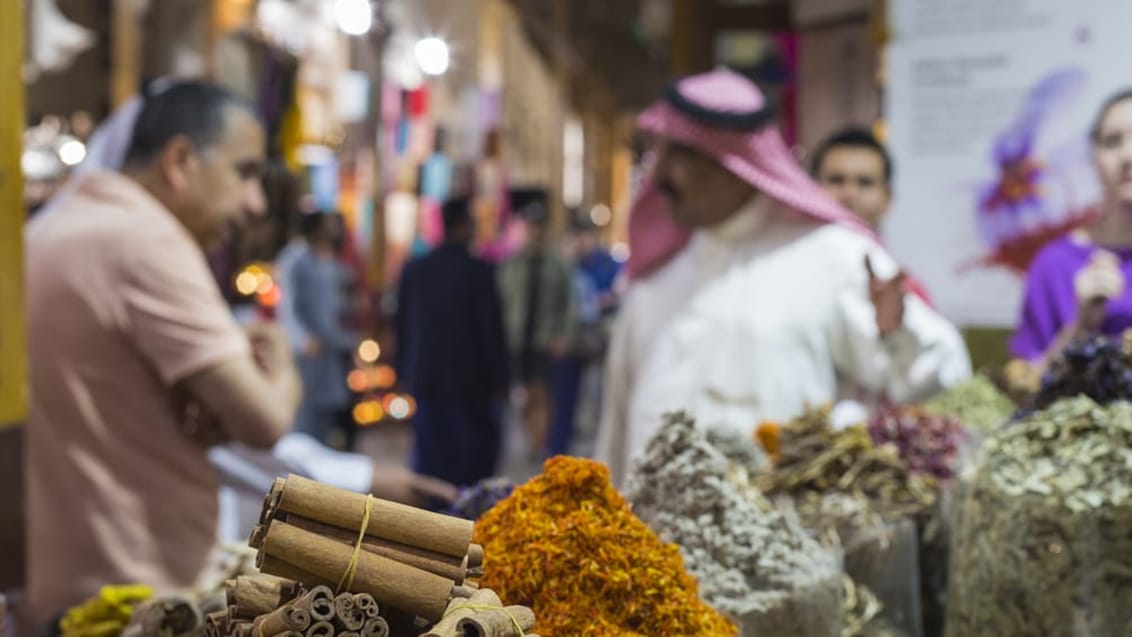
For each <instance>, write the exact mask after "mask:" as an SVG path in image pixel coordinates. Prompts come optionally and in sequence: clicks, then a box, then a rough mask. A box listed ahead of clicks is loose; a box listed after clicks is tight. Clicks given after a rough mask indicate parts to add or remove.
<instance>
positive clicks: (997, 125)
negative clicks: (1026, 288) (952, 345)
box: [886, 0, 1132, 327]
mask: <svg viewBox="0 0 1132 637" xmlns="http://www.w3.org/2000/svg"><path fill="white" fill-rule="evenodd" d="M889 6H890V7H891V8H890V20H891V24H892V28H893V35H894V37H893V41H892V46H891V48H890V50H889V53H888V91H887V95H886V99H887V105H886V106H887V109H886V110H887V114H888V118H889V142H890V144H891V148H892V152H893V156H894V159H895V163H896V173H895V196H896V200H895V209H894V211H893V214H892V215H891V217H890V221H889V222H888V226H887V228H886V235H887V237H888V240H889V243H890V244H891V245H892V247H893V250H894V251H895V252H896V254H897V257H898V258H899V259H900V260H901V261H902V262H903V263H904V264H905V265H906V267H907V268H908V270H909V271H911V272H913V273H915V275H916V276H917V277H919V278H920V279H922V280H923V281H924V282H925V283H926V284H927V285H928V286H929V289H930V290H931V293H932V295H933V298H934V299H935V302H936V304H937V305H938V306H939V309H940V310H942V311H943V312H944V314H946V315H947V316H949V317H950V318H952V319H953V320H955V321H957V322H959V323H961V324H964V325H979V326H1002V327H1009V326H1012V325H1014V324H1015V322H1016V320H1017V316H1018V312H1019V305H1020V303H1021V296H1022V277H1023V276H1024V273H1025V270H1026V267H1027V266H1028V264H1029V263H1030V261H1031V260H1032V259H1033V257H1034V255H1035V254H1036V253H1037V252H1038V251H1039V250H1040V249H1041V248H1042V247H1043V246H1044V245H1045V244H1046V243H1047V242H1048V241H1050V240H1051V239H1053V238H1056V237H1059V236H1061V235H1063V234H1064V233H1065V232H1067V231H1069V230H1071V229H1072V228H1074V227H1076V226H1078V225H1080V224H1081V223H1083V222H1085V221H1087V220H1088V219H1089V218H1090V215H1093V214H1095V211H1096V204H1097V202H1098V198H1099V187H1098V185H1097V179H1096V176H1095V173H1094V171H1093V168H1092V163H1091V153H1090V145H1089V130H1090V128H1091V126H1092V122H1093V119H1094V117H1095V116H1096V112H1097V111H1098V110H1099V108H1100V106H1101V104H1102V102H1103V101H1104V100H1105V99H1106V98H1107V97H1108V96H1110V95H1112V94H1114V93H1116V92H1119V91H1121V90H1123V89H1125V88H1129V87H1132V72H1130V71H1129V64H1128V60H1129V59H1132V40H1130V39H1129V38H1128V37H1127V33H1126V28H1127V27H1126V25H1128V24H1132V2H1129V1H1128V0H1075V1H1074V2H1065V1H1064V0H998V1H996V2H987V1H986V0H897V1H894V2H891V3H889Z"/></svg>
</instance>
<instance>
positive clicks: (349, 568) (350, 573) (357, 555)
mask: <svg viewBox="0 0 1132 637" xmlns="http://www.w3.org/2000/svg"><path fill="white" fill-rule="evenodd" d="M372 507H373V496H372V495H367V496H366V508H365V512H363V513H362V528H361V529H359V530H358V541H357V543H355V544H354V553H353V555H351V556H350V563H349V564H347V565H346V572H344V573H342V578H341V579H339V580H338V587H337V589H335V594H336V595H337V594H341V593H342V592H343V590H349V589H350V588H352V587H353V586H354V575H356V574H357V572H358V561H359V560H361V557H362V541H363V540H365V539H366V531H367V530H368V529H369V514H370V510H371V509H372Z"/></svg>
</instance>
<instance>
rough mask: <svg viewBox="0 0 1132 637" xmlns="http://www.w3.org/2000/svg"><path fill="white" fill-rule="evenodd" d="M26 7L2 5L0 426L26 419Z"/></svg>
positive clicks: (0, 52)
mask: <svg viewBox="0 0 1132 637" xmlns="http://www.w3.org/2000/svg"><path fill="white" fill-rule="evenodd" d="M23 12H24V3H23V2H0V29H2V30H3V32H4V37H3V38H0V83H3V84H4V85H5V86H6V88H5V89H4V90H3V91H0V426H4V425H11V424H15V423H19V422H22V421H23V419H24V418H25V416H26V415H27V390H26V386H27V372H26V370H27V341H26V339H25V332H24V299H23V285H24V276H23V263H24V257H23V247H24V245H23V236H24V233H23V225H24V194H23V189H24V184H23V172H22V170H21V169H20V152H21V145H22V139H23V132H24V84H23V81H22V80H21V79H20V66H21V64H22V61H23V52H24V45H23V29H24V16H23Z"/></svg>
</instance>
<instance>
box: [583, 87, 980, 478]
mask: <svg viewBox="0 0 1132 637" xmlns="http://www.w3.org/2000/svg"><path fill="white" fill-rule="evenodd" d="M773 119H774V116H773V112H772V110H771V108H770V106H769V104H768V102H767V100H766V99H765V98H764V96H763V94H762V93H761V92H760V91H759V89H758V88H757V87H756V86H755V85H754V84H752V83H751V82H750V81H749V80H747V79H746V78H744V77H742V76H740V75H738V74H735V73H732V72H729V71H715V72H711V73H706V74H702V75H697V76H693V77H689V78H686V79H684V80H682V81H680V82H678V83H677V84H675V85H674V86H673V87H671V88H670V89H669V91H668V92H667V93H666V95H665V97H664V99H663V100H661V101H660V102H659V103H657V104H655V105H654V106H652V107H651V108H649V109H648V110H647V111H646V112H645V113H644V114H643V115H642V116H641V120H640V122H641V127H642V128H643V129H644V131H645V132H646V133H649V134H651V135H652V136H653V137H654V138H655V142H656V143H655V148H654V156H653V157H652V159H651V166H650V169H651V173H650V176H649V177H648V179H647V181H646V183H645V184H644V185H643V191H642V196H641V197H640V198H639V199H638V201H637V202H636V204H635V209H634V211H633V216H632V217H631V219H630V247H631V249H632V253H631V260H630V275H631V276H633V277H634V278H635V279H636V280H635V283H634V284H633V285H632V287H631V288H630V291H629V293H628V296H627V297H626V300H625V302H624V304H623V306H622V310H621V314H620V316H619V318H618V324H617V327H616V328H615V331H614V337H613V343H612V345H611V351H610V356H609V362H608V365H609V369H608V381H607V385H606V387H607V400H606V403H605V408H604V410H603V411H604V415H603V419H602V425H601V431H600V435H599V441H598V442H599V449H598V456H599V458H600V459H602V460H605V461H606V462H608V463H609V464H610V466H611V468H612V469H613V474H614V477H615V479H616V480H618V481H619V480H620V479H621V478H622V477H623V475H624V472H625V470H626V468H627V466H628V462H629V461H630V459H631V458H633V457H634V456H635V455H637V454H638V453H639V452H640V451H641V450H643V449H644V447H645V445H646V444H647V442H648V440H649V438H650V437H651V436H652V434H653V433H654V432H655V431H656V430H657V428H658V427H659V426H660V424H661V422H662V415H663V414H664V413H665V412H669V411H673V410H681V409H682V410H687V411H689V412H691V414H692V415H693V416H695V417H696V418H697V420H698V422H699V423H700V425H702V426H704V427H724V428H730V429H735V430H738V431H741V432H742V433H744V434H749V433H750V432H751V430H752V429H753V427H754V426H755V425H756V424H757V423H758V422H760V421H763V420H778V421H784V420H787V419H790V418H792V417H794V416H797V415H799V414H800V413H801V412H802V411H803V410H804V409H805V408H806V406H807V405H820V404H824V403H829V402H832V401H834V400H835V399H836V398H837V397H838V394H839V390H840V386H839V385H840V379H842V378H843V379H845V380H846V381H848V382H850V383H852V384H853V385H855V386H858V387H864V388H866V389H869V390H871V391H874V392H878V393H879V392H883V393H885V394H886V395H888V396H890V397H891V398H892V399H894V400H899V401H906V400H917V399H920V398H923V397H925V396H928V395H930V394H932V393H933V392H935V391H937V390H939V389H941V388H943V387H945V386H947V385H949V384H951V383H954V382H956V381H958V380H961V379H963V378H964V377H966V376H967V375H969V374H970V361H969V359H968V357H967V353H966V349H965V347H964V344H963V341H962V338H961V337H960V335H959V333H958V332H957V331H956V330H955V328H954V327H953V326H952V325H951V324H950V323H948V322H947V321H946V320H944V319H943V318H941V317H940V316H938V315H937V314H935V313H934V312H933V311H932V310H931V309H930V308H929V307H928V306H927V305H926V304H925V303H924V302H923V301H921V300H920V299H919V298H918V297H916V296H914V295H909V294H906V293H905V291H904V281H903V275H902V274H901V273H900V272H899V271H898V268H897V266H896V264H895V263H894V262H893V260H892V258H891V257H890V256H889V255H888V253H887V252H886V251H885V250H884V248H883V247H882V246H881V245H880V243H879V241H878V239H877V238H876V236H875V234H874V233H873V232H872V230H871V229H870V228H869V227H868V226H867V225H865V224H864V223H863V222H861V221H860V220H859V219H858V218H857V217H856V215H854V214H853V213H851V212H849V211H848V210H846V209H845V208H844V207H843V206H841V205H839V204H837V203H836V202H835V201H833V199H832V198H830V197H829V196H828V195H827V194H825V193H824V192H823V191H822V190H821V189H820V188H819V187H818V185H817V184H815V183H814V182H813V181H812V180H811V179H810V178H809V177H807V176H806V174H805V173H804V172H803V171H802V169H801V168H800V167H799V166H798V165H797V163H796V162H795V160H794V158H793V156H792V155H791V153H790V151H789V150H788V149H787V147H786V145H785V143H784V142H783V140H782V138H781V136H780V135H779V133H778V131H777V129H776V128H775V127H774V125H773Z"/></svg>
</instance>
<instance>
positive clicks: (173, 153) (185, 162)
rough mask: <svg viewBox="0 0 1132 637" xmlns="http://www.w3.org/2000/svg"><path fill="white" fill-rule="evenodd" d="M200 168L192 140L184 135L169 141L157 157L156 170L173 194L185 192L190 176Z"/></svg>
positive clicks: (190, 181)
mask: <svg viewBox="0 0 1132 637" xmlns="http://www.w3.org/2000/svg"><path fill="white" fill-rule="evenodd" d="M199 167H200V156H199V155H197V151H196V147H195V146H193V142H192V140H190V139H189V138H188V137H187V136H185V135H177V136H175V137H173V138H172V139H170V140H169V141H168V142H167V143H166V144H165V147H164V148H163V149H161V154H160V155H159V156H158V168H159V170H160V173H161V178H162V180H163V181H165V184H166V185H167V186H168V187H169V188H170V189H171V190H173V191H174V192H183V191H185V190H187V189H188V188H189V187H190V185H191V183H192V177H191V176H192V175H193V174H194V173H195V172H196V171H197V170H198V169H199Z"/></svg>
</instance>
